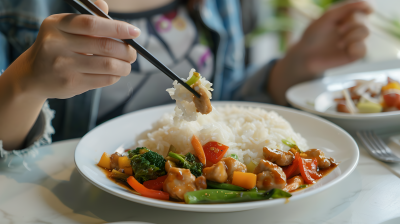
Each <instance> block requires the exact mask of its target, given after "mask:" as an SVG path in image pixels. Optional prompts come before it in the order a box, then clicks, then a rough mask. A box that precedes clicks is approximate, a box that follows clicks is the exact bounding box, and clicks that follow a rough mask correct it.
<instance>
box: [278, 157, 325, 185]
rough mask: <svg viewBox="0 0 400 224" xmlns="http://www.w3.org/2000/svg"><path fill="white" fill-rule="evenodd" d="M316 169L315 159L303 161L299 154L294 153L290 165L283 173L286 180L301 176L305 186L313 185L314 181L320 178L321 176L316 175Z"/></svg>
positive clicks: (316, 162)
mask: <svg viewBox="0 0 400 224" xmlns="http://www.w3.org/2000/svg"><path fill="white" fill-rule="evenodd" d="M317 169H318V161H317V159H316V158H314V159H303V158H301V157H300V154H299V153H298V152H296V154H295V157H294V160H293V162H292V164H291V165H290V166H288V167H286V168H284V169H283V172H284V173H285V174H286V179H290V178H291V177H293V176H295V175H297V174H301V176H302V177H303V179H304V181H305V182H306V183H307V184H313V183H315V180H318V179H320V178H321V177H322V175H321V174H319V173H318V171H317Z"/></svg>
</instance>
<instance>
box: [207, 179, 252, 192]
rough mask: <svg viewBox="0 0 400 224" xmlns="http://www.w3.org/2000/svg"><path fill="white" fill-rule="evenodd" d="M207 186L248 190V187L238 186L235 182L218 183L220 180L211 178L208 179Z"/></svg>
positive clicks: (231, 189)
mask: <svg viewBox="0 0 400 224" xmlns="http://www.w3.org/2000/svg"><path fill="white" fill-rule="evenodd" d="M207 188H214V189H222V190H230V191H245V190H246V188H243V187H239V186H236V185H233V184H227V183H218V182H214V181H209V180H207Z"/></svg>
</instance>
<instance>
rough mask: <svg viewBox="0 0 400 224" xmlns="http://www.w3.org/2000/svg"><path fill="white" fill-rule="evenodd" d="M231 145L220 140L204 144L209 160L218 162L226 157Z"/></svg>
mask: <svg viewBox="0 0 400 224" xmlns="http://www.w3.org/2000/svg"><path fill="white" fill-rule="evenodd" d="M228 149H229V147H228V146H226V145H223V144H221V143H218V142H208V143H206V144H205V145H203V150H204V153H205V155H206V159H207V161H210V162H211V163H218V162H219V161H220V160H221V159H222V157H224V155H225V153H226V151H228Z"/></svg>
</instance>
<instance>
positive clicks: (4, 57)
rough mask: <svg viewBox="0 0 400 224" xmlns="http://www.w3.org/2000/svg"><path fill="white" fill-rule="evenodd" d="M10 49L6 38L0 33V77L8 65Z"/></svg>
mask: <svg viewBox="0 0 400 224" xmlns="http://www.w3.org/2000/svg"><path fill="white" fill-rule="evenodd" d="M9 54H10V48H9V46H8V43H7V39H6V36H5V35H4V34H3V33H2V32H0V75H1V73H3V71H4V70H6V68H7V67H8V65H9V64H10V61H9V58H8V56H9Z"/></svg>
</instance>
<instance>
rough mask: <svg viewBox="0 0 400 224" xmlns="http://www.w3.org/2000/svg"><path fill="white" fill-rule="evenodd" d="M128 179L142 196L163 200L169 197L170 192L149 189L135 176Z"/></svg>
mask: <svg viewBox="0 0 400 224" xmlns="http://www.w3.org/2000/svg"><path fill="white" fill-rule="evenodd" d="M126 181H127V182H128V184H129V185H130V186H131V187H132V188H133V189H135V191H137V192H138V193H140V194H141V195H142V196H145V197H149V198H155V199H161V200H168V199H169V194H168V193H167V192H164V191H156V190H151V189H148V188H146V187H145V186H143V185H142V184H140V183H139V182H138V181H137V180H136V179H135V178H134V177H133V176H130V177H128V179H127V180H126Z"/></svg>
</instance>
